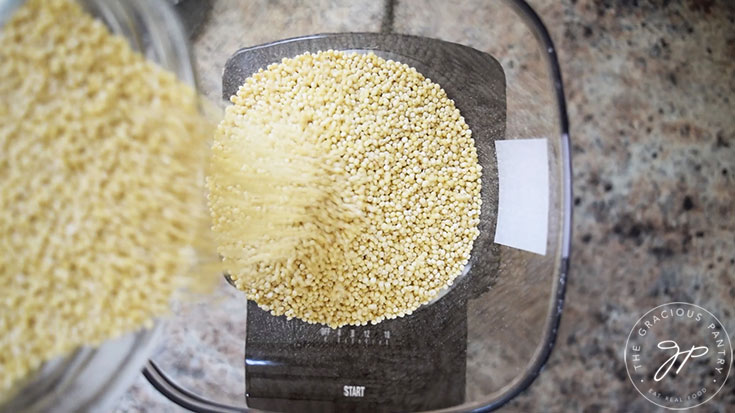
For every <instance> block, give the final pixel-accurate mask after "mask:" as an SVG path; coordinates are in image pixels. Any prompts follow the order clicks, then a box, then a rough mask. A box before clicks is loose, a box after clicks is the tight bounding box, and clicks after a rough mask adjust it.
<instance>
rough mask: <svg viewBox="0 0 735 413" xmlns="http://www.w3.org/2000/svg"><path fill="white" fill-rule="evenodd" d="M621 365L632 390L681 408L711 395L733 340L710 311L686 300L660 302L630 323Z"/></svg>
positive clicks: (720, 382)
mask: <svg viewBox="0 0 735 413" xmlns="http://www.w3.org/2000/svg"><path fill="white" fill-rule="evenodd" d="M624 358H625V367H626V369H627V370H628V377H629V378H630V380H631V382H632V383H633V385H634V386H635V388H636V390H638V392H639V393H640V394H641V395H642V396H643V397H645V398H646V399H648V400H649V401H650V402H651V403H654V404H656V405H658V406H661V407H665V408H667V409H672V410H685V409H689V408H692V407H695V406H699V405H701V404H703V403H706V402H707V401H709V400H710V399H712V398H713V397H714V396H715V395H716V394H717V392H719V391H720V389H721V388H722V387H723V386H724V384H725V381H726V380H727V377H728V375H729V373H730V368H731V365H732V358H733V353H732V345H731V343H730V337H729V336H728V334H727V332H726V331H725V328H724V327H723V325H722V323H720V321H719V320H718V319H717V317H715V316H714V315H713V314H712V313H710V312H709V311H707V310H705V309H704V308H702V307H699V306H697V305H694V304H690V303H682V302H675V303H668V304H664V305H660V306H658V307H656V308H654V309H652V310H650V311H649V312H647V313H646V314H644V315H643V317H641V318H640V319H639V320H638V322H637V323H636V324H635V325H634V326H633V328H632V329H631V331H630V334H629V335H628V340H627V341H626V345H625V353H624Z"/></svg>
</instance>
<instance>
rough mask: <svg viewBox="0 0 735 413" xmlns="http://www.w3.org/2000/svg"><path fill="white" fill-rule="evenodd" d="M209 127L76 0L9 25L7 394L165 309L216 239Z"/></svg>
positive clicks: (3, 326)
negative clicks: (44, 368)
mask: <svg viewBox="0 0 735 413" xmlns="http://www.w3.org/2000/svg"><path fill="white" fill-rule="evenodd" d="M212 130H213V125H210V124H209V123H208V122H207V121H206V120H205V119H204V118H203V117H202V116H201V115H200V114H199V111H198V98H197V96H196V93H195V91H194V90H193V89H192V88H190V87H188V86H186V85H184V84H182V83H181V82H179V81H178V80H177V79H176V78H175V76H174V75H173V74H172V73H169V72H167V71H165V70H163V69H161V68H160V67H158V66H156V65H154V64H152V63H149V62H147V61H146V60H145V59H144V58H143V56H141V55H139V54H137V53H135V52H134V51H133V50H132V49H131V48H130V46H129V45H128V43H127V42H126V41H125V40H124V39H123V38H120V37H116V36H113V35H112V34H110V33H109V31H108V30H107V29H106V28H105V26H104V25H103V24H102V23H100V22H98V21H96V20H94V19H93V18H92V17H91V16H89V15H87V14H86V13H85V12H84V11H83V10H82V9H81V8H80V6H79V5H78V4H76V3H75V2H73V1H71V0H29V1H27V2H25V4H24V5H23V6H22V7H20V8H19V9H18V10H17V11H16V12H15V13H14V15H13V16H12V18H11V19H10V20H9V21H8V22H7V23H6V24H5V26H4V27H2V28H1V31H0V249H1V250H2V253H0V399H2V398H3V397H4V396H7V394H8V392H9V391H10V389H11V387H12V386H13V384H14V383H16V382H17V381H18V380H20V379H21V378H23V377H24V376H26V375H27V374H29V373H30V372H31V371H33V370H34V369H35V368H37V367H39V366H40V365H41V363H42V362H43V361H46V360H49V359H51V358H54V357H57V356H61V355H63V354H65V353H67V352H69V351H70V350H72V349H74V348H76V347H77V346H80V345H94V344H97V343H100V342H101V341H103V340H106V339H109V338H112V337H115V336H118V335H120V334H122V333H124V332H128V331H132V330H135V329H138V328H140V327H141V326H144V325H150V323H151V320H152V318H153V317H155V316H157V315H161V314H162V313H165V312H166V311H167V309H168V305H169V300H170V299H171V296H172V293H173V292H174V291H175V290H176V289H177V288H179V287H180V286H182V285H183V283H184V282H185V280H188V279H190V278H188V277H184V274H185V273H187V270H188V269H189V268H190V267H191V266H192V264H194V263H195V262H196V260H197V254H196V252H195V250H194V247H195V246H197V245H199V244H198V243H199V241H198V240H199V239H201V237H202V235H201V234H202V231H208V228H207V227H208V221H209V216H208V215H209V214H208V211H207V205H206V201H205V198H204V191H205V189H204V174H205V171H204V169H205V168H204V167H205V165H206V162H207V153H208V149H207V147H208V146H209V144H210V139H211V133H212ZM197 222H201V224H200V225H197ZM189 275H191V274H189ZM210 276H211V274H210Z"/></svg>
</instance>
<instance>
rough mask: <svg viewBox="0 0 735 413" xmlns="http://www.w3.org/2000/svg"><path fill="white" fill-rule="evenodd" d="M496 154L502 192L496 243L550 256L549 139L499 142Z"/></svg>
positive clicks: (499, 199) (499, 185)
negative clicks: (547, 243) (547, 250)
mask: <svg viewBox="0 0 735 413" xmlns="http://www.w3.org/2000/svg"><path fill="white" fill-rule="evenodd" d="M495 151H496V154H497V159H498V189H499V194H498V225H497V228H496V230H495V242H496V243H498V244H502V245H507V246H509V247H513V248H518V249H521V250H524V251H529V252H533V253H536V254H540V255H546V239H547V237H548V232H549V226H548V225H549V158H548V143H547V140H546V138H542V139H514V140H504V141H495Z"/></svg>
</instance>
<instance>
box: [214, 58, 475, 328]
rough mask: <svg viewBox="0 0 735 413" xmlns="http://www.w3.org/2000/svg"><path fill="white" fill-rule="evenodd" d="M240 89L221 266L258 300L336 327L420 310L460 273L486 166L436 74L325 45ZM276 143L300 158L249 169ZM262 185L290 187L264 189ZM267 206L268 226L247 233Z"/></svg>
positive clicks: (229, 142)
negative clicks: (288, 163) (266, 191)
mask: <svg viewBox="0 0 735 413" xmlns="http://www.w3.org/2000/svg"><path fill="white" fill-rule="evenodd" d="M231 100H232V103H233V105H231V106H230V107H228V108H227V110H226V113H225V118H224V120H223V121H222V123H221V124H220V126H219V129H218V132H217V134H216V136H215V143H214V146H213V148H214V151H213V158H212V170H213V171H217V170H219V171H220V173H219V174H218V175H214V176H212V177H210V179H209V180H208V183H209V184H208V185H209V191H210V193H209V201H210V209H211V213H212V218H213V220H214V226H213V229H214V231H215V233H216V237H217V242H218V245H219V252H220V254H221V255H222V257H223V259H224V263H225V267H226V269H227V271H228V272H229V274H230V275H231V277H232V279H233V280H234V282H235V284H236V286H237V287H238V288H239V289H241V290H243V291H245V292H246V293H247V296H248V298H249V299H252V300H254V301H255V302H257V303H258V305H259V306H260V307H262V308H263V309H266V310H270V311H271V313H272V314H274V315H286V316H287V317H297V318H300V319H303V320H305V321H307V322H311V323H324V324H327V325H329V326H332V327H338V326H342V325H345V324H353V325H359V324H366V323H368V322H372V323H377V322H380V321H381V320H384V319H390V318H395V317H401V316H404V315H407V314H411V312H412V311H414V310H415V309H417V308H418V307H419V306H420V305H422V304H425V303H427V302H428V301H430V300H431V299H432V298H434V297H435V296H436V295H437V294H438V293H439V291H440V290H442V289H443V288H445V287H447V286H448V285H449V284H451V283H452V281H453V280H454V278H456V276H457V275H459V274H460V273H461V271H462V269H463V267H464V266H465V265H466V263H467V261H468V259H469V256H470V250H471V249H472V243H473V241H474V240H475V238H476V237H477V235H478V233H479V231H478V229H477V225H478V223H479V216H480V204H481V200H480V186H481V183H480V177H481V168H480V165H479V164H478V160H477V152H476V150H475V146H474V141H473V139H472V133H471V131H470V129H469V127H468V126H467V124H466V123H465V122H464V118H463V117H462V116H461V115H460V113H459V110H457V108H456V107H455V106H454V102H453V101H452V100H450V99H449V98H448V97H447V95H446V93H445V92H444V90H443V89H442V88H441V87H439V85H437V84H435V83H433V82H431V80H429V79H426V78H424V76H422V75H421V74H420V73H418V72H417V71H416V70H415V69H413V68H411V67H409V66H407V65H405V64H401V63H398V62H394V61H391V60H387V61H386V60H384V59H382V58H379V57H378V56H376V55H374V54H372V53H370V54H354V53H344V52H338V51H331V50H329V51H325V52H319V53H316V54H309V53H306V54H303V55H299V56H297V57H295V58H292V59H284V60H283V61H282V62H281V63H277V64H272V65H270V66H268V67H267V68H266V69H265V70H259V71H258V72H257V73H255V74H254V75H253V76H251V77H250V78H248V79H247V80H246V81H245V83H244V84H243V85H242V86H241V87H240V89H239V91H238V92H237V94H236V95H235V96H233V97H232V98H231ZM275 142H284V143H283V145H284V146H283V148H281V149H284V151H283V152H282V153H281V155H280V157H281V158H283V159H289V160H290V161H291V165H292V166H291V167H290V168H288V167H283V168H282V169H281V166H280V165H279V166H274V167H272V168H270V169H269V168H267V167H262V166H261V167H260V169H259V170H257V171H255V172H253V171H252V170H250V171H248V168H249V167H248V165H250V164H251V163H252V162H253V160H254V158H258V159H262V160H266V161H267V160H269V159H270V160H271V161H272V160H274V159H278V156H276V155H277V152H274V151H271V152H270V153H269V152H268V151H266V150H264V145H268V146H267V148H274V147H275V146H274V145H275ZM251 148H254V149H251ZM298 148H300V149H298ZM253 153H255V155H253ZM309 156H311V157H313V159H312V160H311V162H312V164H311V165H312V166H309V165H310V164H309V162H308V161H307V160H306V159H308V157H309ZM293 159H297V160H299V161H298V162H295V163H296V164H297V166H295V167H294V166H293V164H294V161H293ZM263 163H265V161H261V162H260V164H263ZM282 163H283V162H282ZM313 165H320V169H317V168H316V167H314V166H313ZM238 168H241V170H242V171H243V173H242V174H239V175H236V176H234V177H232V178H231V179H227V178H225V177H223V176H222V175H227V173H225V172H228V171H233V170H237V169H238ZM278 171H281V172H282V174H290V173H291V176H290V177H284V176H282V175H278ZM293 171H301V173H300V174H292V172H293ZM268 176H270V177H271V179H270V181H269V180H268V178H267V177H268ZM284 178H286V179H284ZM289 178H290V179H293V181H289ZM251 181H255V182H256V183H253V182H251ZM260 183H268V185H270V186H271V187H273V188H276V189H274V191H276V192H277V194H278V195H279V196H281V198H277V197H272V198H267V197H266V198H264V195H263V192H262V191H263V188H262V187H259V186H258V185H260ZM309 185H314V186H313V188H314V191H315V192H312V193H309V188H310V187H309ZM304 193H307V194H308V196H306V197H303V198H300V199H299V198H295V197H297V196H298V195H297V194H304ZM290 195H293V196H290ZM254 199H256V200H257V201H256V203H255V204H251V203H252V202H253V200H254ZM278 199H280V204H277V203H274V202H273V201H274V200H278ZM320 200H329V202H320ZM339 200H342V202H343V204H342V206H341V207H340V206H337V205H335V204H334V203H335V202H339ZM269 202H270V204H268V203H269ZM266 204H268V205H270V208H266V206H267V205H266ZM253 208H260V209H259V210H258V211H260V213H253V212H252V211H250V210H252V209H253ZM244 210H249V211H248V212H246V213H240V212H242V211H244ZM268 214H270V215H268ZM266 216H274V217H276V218H277V219H275V222H276V223H277V224H276V225H273V226H271V227H270V229H271V230H272V231H271V232H268V230H267V229H266V228H267V225H266V224H262V225H263V226H262V228H260V227H259V228H257V231H256V235H257V236H255V237H253V236H250V234H249V233H248V231H247V227H248V225H250V224H256V222H257V221H258V219H260V218H263V219H265V217H266ZM294 217H297V218H294ZM292 218H294V219H292ZM332 219H339V220H341V221H340V222H330V220H332ZM246 223H247V224H246ZM256 225H257V224H256ZM284 240H285V241H284ZM270 247H272V248H270Z"/></svg>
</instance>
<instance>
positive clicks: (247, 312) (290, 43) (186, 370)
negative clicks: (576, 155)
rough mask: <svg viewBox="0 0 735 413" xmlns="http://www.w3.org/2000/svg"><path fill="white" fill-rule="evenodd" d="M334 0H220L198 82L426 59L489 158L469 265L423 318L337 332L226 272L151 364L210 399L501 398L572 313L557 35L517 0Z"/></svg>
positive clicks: (362, 403) (339, 402) (191, 404)
mask: <svg viewBox="0 0 735 413" xmlns="http://www.w3.org/2000/svg"><path fill="white" fill-rule="evenodd" d="M337 3H338V4H337V5H336V6H335V5H330V6H331V8H330V10H329V11H325V10H324V6H325V4H323V2H298V1H294V2H291V3H288V4H286V5H284V4H283V2H281V3H279V4H278V5H274V4H270V3H268V2H246V3H239V2H237V3H236V2H221V1H220V2H214V5H213V10H212V11H211V14H210V15H209V17H208V18H207V19H206V20H205V21H204V23H203V24H202V26H201V27H200V28H199V34H198V35H197V37H196V39H195V41H194V52H195V54H196V55H197V58H196V65H197V69H198V74H199V76H200V77H199V81H200V84H201V85H202V92H203V93H204V94H206V95H207V96H209V97H210V98H211V99H214V100H218V101H221V102H222V105H223V106H224V105H227V104H228V98H229V96H231V95H232V94H233V93H235V92H236V91H237V88H238V87H239V85H240V84H242V82H243V81H244V79H245V78H247V77H248V76H249V75H250V74H252V73H253V72H254V71H256V70H257V69H258V68H262V67H264V66H266V65H267V64H269V63H274V62H278V61H280V59H282V58H283V57H293V56H295V55H297V54H300V53H303V52H306V51H311V52H315V51H318V50H326V49H334V50H344V51H349V52H357V53H365V52H368V51H372V52H374V53H376V54H378V55H381V56H385V57H387V58H391V59H394V60H397V61H400V62H403V63H407V64H409V65H411V66H414V67H416V68H417V69H418V70H419V71H420V72H422V73H424V74H425V75H426V76H427V77H430V78H431V79H432V80H434V81H436V82H437V83H439V84H440V85H441V86H442V87H443V88H444V89H445V90H446V91H447V94H448V96H449V97H450V98H451V99H453V100H454V101H455V103H456V105H457V107H458V108H459V109H460V111H461V112H462V114H463V116H465V118H466V120H467V123H468V125H469V126H470V128H471V129H472V130H473V138H474V139H475V144H476V147H477V149H478V155H479V160H480V163H481V165H482V166H483V178H482V197H483V205H482V212H481V223H480V231H481V234H480V236H479V238H478V239H477V241H476V242H475V244H474V247H473V250H472V254H471V259H470V265H468V266H467V268H465V271H464V272H463V274H462V275H461V276H460V278H458V279H457V281H456V282H455V283H454V285H453V287H452V288H450V289H448V290H446V291H445V292H444V293H443V295H442V296H440V297H438V298H437V299H435V300H433V301H432V302H431V303H429V304H427V305H424V306H423V307H421V308H420V309H419V310H417V311H416V312H414V313H413V314H412V315H409V316H406V317H403V318H399V319H395V320H386V321H383V322H381V323H378V324H377V325H367V326H359V327H354V326H345V327H342V328H339V329H331V328H328V327H326V326H321V325H311V324H307V323H304V322H301V321H299V320H296V319H293V320H287V319H286V318H285V317H274V316H272V315H270V314H269V313H267V312H265V311H263V310H260V309H259V308H258V307H257V305H255V304H254V303H253V302H248V301H246V299H245V296H244V294H243V293H242V292H240V291H237V290H236V289H234V288H232V287H231V286H230V285H229V284H228V283H227V282H226V281H225V280H223V281H222V283H221V285H220V287H219V289H218V290H217V292H216V293H215V294H214V295H213V296H212V297H210V298H209V299H208V300H207V301H206V302H199V303H183V302H182V303H177V304H176V308H175V311H174V313H175V316H174V317H173V318H172V319H171V320H169V322H167V323H166V325H165V327H164V331H163V332H162V340H161V342H160V346H159V347H158V348H157V350H156V351H155V352H154V354H153V356H152V357H151V360H150V362H149V363H148V364H147V365H146V367H145V370H144V374H145V376H146V378H147V379H148V380H149V381H150V383H151V384H153V386H154V387H155V388H156V389H157V390H158V391H160V392H161V393H163V394H164V395H165V396H167V397H168V398H169V399H170V400H172V401H173V402H175V403H177V404H179V405H181V406H183V407H185V408H188V409H190V410H193V411H202V412H235V411H284V412H291V411H293V412H306V411H320V412H323V411H446V412H449V411H452V412H454V411H457V412H458V411H463V412H464V411H487V410H492V409H495V408H497V407H499V406H502V405H503V404H504V403H506V402H507V401H508V400H510V399H512V398H513V397H514V396H516V395H517V394H519V393H520V392H521V391H523V389H525V388H526V387H528V386H529V385H530V384H531V382H532V381H533V380H534V378H535V377H536V376H537V375H538V374H539V372H540V371H541V368H542V367H543V365H544V363H545V362H546V360H547V358H548V356H549V354H550V352H551V349H552V347H553V345H554V340H555V337H556V331H557V327H558V325H559V320H560V316H561V313H562V307H563V299H564V289H565V282H566V276H567V269H568V259H569V248H570V240H571V234H570V231H571V212H572V207H571V199H572V194H571V159H570V143H569V133H568V132H569V125H568V120H567V114H566V104H565V99H564V93H563V90H562V81H561V73H560V69H559V63H558V61H557V56H556V50H555V48H554V45H553V43H552V41H551V38H550V37H549V34H548V31H547V30H546V28H545V27H544V25H543V24H542V22H541V20H540V19H539V17H538V15H537V14H536V13H535V12H534V11H533V10H532V9H531V7H529V6H528V4H526V3H525V2H523V1H521V0H506V1H500V0H497V1H486V2H445V1H440V0H413V1H401V2H391V1H388V2H386V3H385V4H386V5H387V6H388V7H387V8H385V9H384V13H383V15H382V17H380V18H378V17H376V15H379V14H380V7H381V6H382V3H380V2H337ZM284 10H288V11H289V15H288V17H284V15H283V13H284ZM373 12H374V13H375V15H369V16H368V15H367V14H370V13H373ZM361 13H362V14H364V15H365V17H366V18H364V19H361V18H360V16H361ZM356 16H357V17H356Z"/></svg>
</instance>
